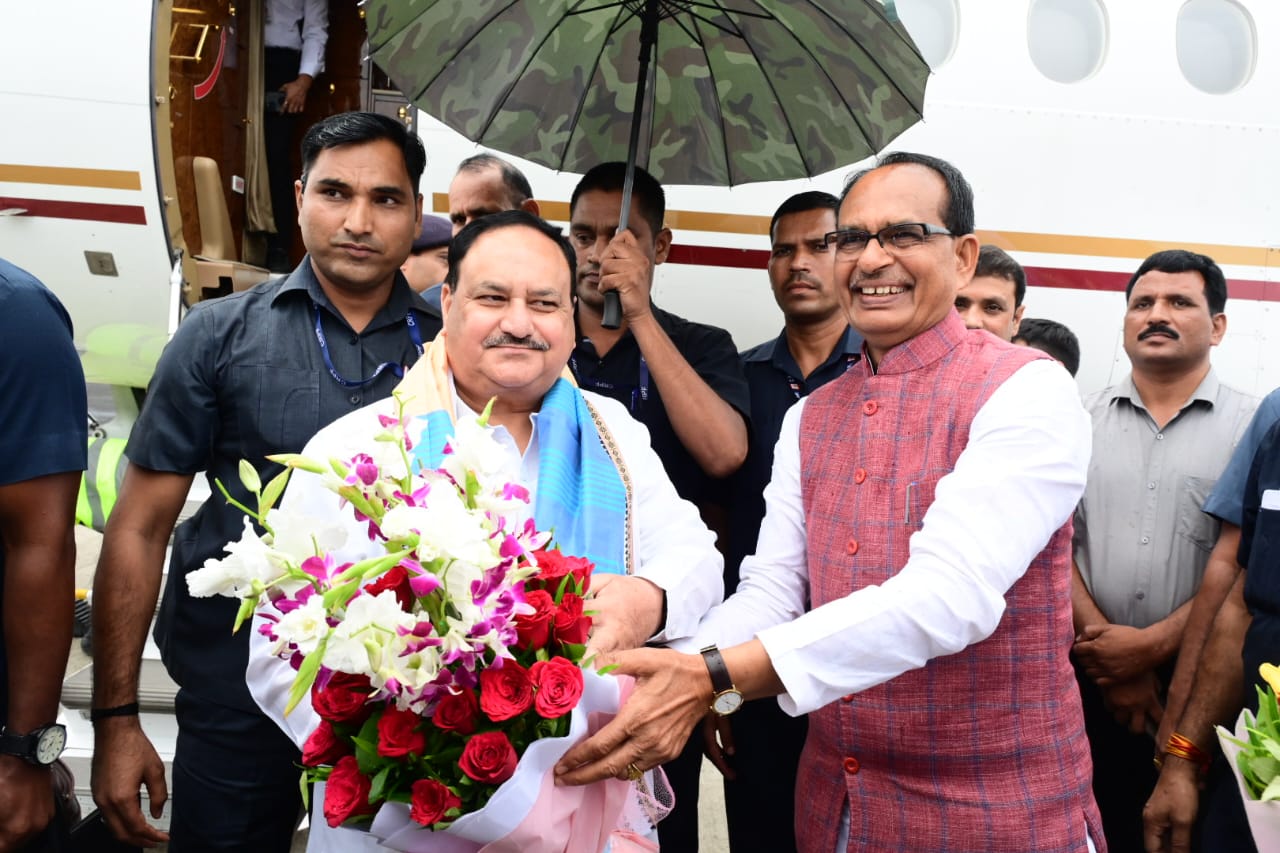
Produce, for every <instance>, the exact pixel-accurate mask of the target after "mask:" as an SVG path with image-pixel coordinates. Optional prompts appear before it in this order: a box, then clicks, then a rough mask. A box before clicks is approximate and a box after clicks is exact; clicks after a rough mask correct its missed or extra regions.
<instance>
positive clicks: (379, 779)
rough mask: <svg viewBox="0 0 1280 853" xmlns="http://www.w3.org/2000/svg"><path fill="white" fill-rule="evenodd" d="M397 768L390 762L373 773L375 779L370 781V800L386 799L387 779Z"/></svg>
mask: <svg viewBox="0 0 1280 853" xmlns="http://www.w3.org/2000/svg"><path fill="white" fill-rule="evenodd" d="M394 769H395V768H394V767H392V765H390V764H388V765H387V766H386V767H383V768H382V769H381V770H379V771H378V772H377V773H375V774H373V779H372V780H370V782H369V802H373V801H374V800H384V799H386V788H387V779H388V778H389V777H390V776H391V771H392V770H394Z"/></svg>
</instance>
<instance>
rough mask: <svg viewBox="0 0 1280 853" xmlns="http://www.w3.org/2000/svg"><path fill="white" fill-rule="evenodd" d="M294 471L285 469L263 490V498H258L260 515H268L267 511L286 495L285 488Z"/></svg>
mask: <svg viewBox="0 0 1280 853" xmlns="http://www.w3.org/2000/svg"><path fill="white" fill-rule="evenodd" d="M292 473H293V471H292V470H291V469H289V468H285V469H284V470H283V471H281V472H280V473H279V474H276V475H275V476H274V477H272V478H271V482H270V483H267V488H266V489H264V490H263V492H262V496H261V497H260V498H258V514H259V515H264V516H265V515H266V514H267V510H269V509H271V508H272V507H274V506H275V505H276V501H278V500H279V499H280V495H282V494H284V487H285V486H286V485H287V484H288V482H289V475H290V474H292Z"/></svg>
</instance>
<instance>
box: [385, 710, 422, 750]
mask: <svg viewBox="0 0 1280 853" xmlns="http://www.w3.org/2000/svg"><path fill="white" fill-rule="evenodd" d="M421 722H422V717H419V716H418V715H417V714H415V713H413V712H412V711H401V710H400V709H399V708H397V707H395V706H394V705H392V706H390V707H388V708H387V710H385V711H383V712H382V716H381V717H380V718H379V719H378V755H381V756H382V757H383V758H403V757H405V756H406V755H421V754H422V752H423V750H425V749H426V748H427V736H426V734H424V733H423V732H420V731H417V727H418V725H419V724H420V723H421Z"/></svg>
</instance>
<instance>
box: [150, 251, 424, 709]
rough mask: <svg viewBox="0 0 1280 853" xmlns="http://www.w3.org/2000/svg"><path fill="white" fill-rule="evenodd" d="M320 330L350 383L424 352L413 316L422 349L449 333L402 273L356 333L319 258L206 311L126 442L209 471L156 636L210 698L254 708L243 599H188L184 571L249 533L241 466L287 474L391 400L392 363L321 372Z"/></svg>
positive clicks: (177, 341) (178, 542) (174, 465)
mask: <svg viewBox="0 0 1280 853" xmlns="http://www.w3.org/2000/svg"><path fill="white" fill-rule="evenodd" d="M317 307H318V308H319V315H320V322H321V329H322V332H323V337H324V340H325V342H326V344H327V348H328V352H329V354H330V358H331V361H332V364H333V368H334V370H335V371H336V372H337V373H338V375H339V376H341V377H343V378H344V379H345V380H347V381H359V380H362V379H365V378H367V377H369V376H371V375H372V374H373V373H374V372H375V371H376V370H377V368H378V366H379V365H381V364H384V363H386V362H392V363H394V364H396V365H408V364H412V363H413V362H415V361H416V360H417V358H418V349H417V346H416V345H415V342H414V340H413V335H412V334H411V332H410V327H409V324H408V322H407V317H408V316H410V314H411V315H412V317H413V319H414V323H415V324H416V325H417V328H418V330H419V337H420V339H421V340H422V341H424V342H425V341H429V340H431V339H432V338H433V337H435V335H436V333H437V332H439V331H440V319H439V315H438V314H435V313H434V312H432V311H431V310H430V309H429V308H428V307H427V305H426V304H425V303H424V302H423V301H422V300H421V298H420V297H419V296H418V295H417V294H415V293H414V292H413V291H412V290H411V289H410V288H409V285H408V282H406V281H405V280H404V276H403V275H401V274H400V273H399V272H397V273H396V283H395V287H394V288H393V289H392V292H391V297H390V299H389V300H388V302H387V304H386V305H385V306H383V308H382V309H381V310H380V311H379V312H378V313H377V314H376V315H375V316H374V318H373V320H372V321H371V322H370V323H369V325H368V326H366V327H365V328H364V330H363V331H361V332H359V333H357V332H355V331H354V330H352V328H351V326H350V325H349V324H348V323H347V322H346V320H344V319H343V318H342V315H341V313H340V312H339V311H338V310H337V309H336V308H334V307H333V304H332V303H331V302H330V301H329V299H328V297H326V296H325V294H324V291H323V289H322V288H321V287H320V282H319V281H317V280H316V277H315V273H314V272H313V271H312V269H311V263H310V260H309V258H304V259H303V261H302V263H301V264H300V265H299V266H298V268H297V269H296V270H294V271H293V272H292V273H290V274H289V275H288V276H286V277H283V278H276V279H271V280H270V281H266V282H263V283H262V284H259V285H258V286H256V287H254V288H252V289H251V290H247V291H244V292H241V293H233V294H231V295H230V296H224V297H221V298H219V299H215V300H212V301H210V302H201V303H199V304H198V305H196V306H195V307H194V308H193V309H192V310H191V313H190V314H189V315H188V316H187V318H186V319H185V320H184V321H183V322H182V323H181V324H180V325H179V326H178V331H177V334H175V335H174V337H173V340H172V341H170V343H169V345H168V346H167V347H166V348H165V351H164V353H163V354H162V355H161V357H160V363H159V364H158V365H157V366H156V373H155V376H154V377H153V378H152V380H151V385H150V387H149V388H148V390H147V399H146V403H145V404H144V405H143V407H142V412H141V414H140V415H139V417H138V422H137V424H136V425H135V426H134V428H133V432H132V434H131V435H130V436H129V444H128V446H127V447H126V448H125V455H126V456H128V457H129V461H131V462H133V463H134V464H136V465H139V466H141V467H143V468H148V469H151V470H153V471H166V472H171V473H178V474H196V473H199V472H201V471H204V472H206V477H207V478H208V481H209V487H210V490H211V493H212V497H211V498H210V499H209V500H207V501H206V502H205V503H204V505H203V506H201V507H200V509H199V510H198V511H197V512H196V514H195V515H194V516H192V517H191V518H190V519H188V520H186V521H184V522H183V523H182V524H180V525H178V529H177V530H176V531H175V533H174V538H173V554H172V557H171V560H170V563H169V578H168V582H167V584H166V586H165V590H164V597H163V600H162V602H161V606H160V615H159V617H158V618H157V619H156V630H155V637H156V643H157V644H158V645H159V646H160V651H161V655H162V657H163V658H164V662H165V666H166V667H167V668H168V670H169V673H170V675H171V676H172V677H173V679H174V681H176V682H177V683H178V684H179V685H180V686H182V687H183V689H185V690H189V691H191V692H192V693H194V694H197V695H199V696H201V697H203V698H205V699H207V700H209V701H212V702H217V703H221V704H225V705H231V706H233V707H239V708H243V709H245V710H249V711H256V710H257V706H256V705H255V704H254V702H253V699H252V698H251V697H250V695H249V691H248V688H247V687H246V686H245V680H244V670H245V664H246V663H247V662H248V641H249V632H248V631H247V630H242V631H240V632H239V633H238V634H236V635H235V636H234V637H233V636H232V634H231V625H232V623H233V621H234V619H235V614H236V609H237V607H236V602H235V601H233V600H232V599H229V598H223V597H216V598H192V597H191V596H190V595H188V593H187V583H186V574H187V572H189V571H191V570H193V569H198V568H200V567H201V566H203V565H204V562H205V561H206V560H208V559H211V558H216V557H220V556H222V554H223V546H224V545H226V543H227V542H231V541H236V540H239V539H240V538H241V534H242V531H243V528H244V518H245V516H244V513H242V512H241V511H240V510H238V509H236V508H235V507H233V506H231V505H230V504H228V503H227V502H226V500H225V499H224V498H223V496H222V494H221V493H220V492H219V491H218V489H217V487H216V486H215V485H214V481H215V480H220V481H221V482H222V483H223V485H225V486H226V487H227V489H228V490H229V491H230V492H231V494H232V495H233V496H235V497H236V499H237V500H239V501H241V502H246V503H247V502H248V500H249V498H248V495H247V493H246V492H245V490H244V488H243V486H241V485H240V477H239V474H238V471H237V469H238V466H239V463H240V460H241V459H248V460H249V461H250V462H252V463H253V464H254V466H255V467H256V468H257V469H258V473H259V476H260V477H261V478H262V482H263V483H266V482H268V481H269V480H270V479H271V478H272V477H274V476H275V475H276V474H278V473H279V472H280V470H281V468H280V466H278V465H275V464H273V463H270V462H267V461H266V458H265V457H266V456H267V455H268V454H273V453H297V452H300V451H301V450H302V448H303V446H304V445H305V444H306V443H307V441H308V440H310V438H311V437H312V436H313V435H315V433H316V432H317V431H318V430H319V429H320V428H321V427H324V426H327V425H328V424H330V423H332V422H333V421H335V420H337V419H338V418H339V417H341V416H342V415H345V414H347V413H348V412H352V411H354V410H356V409H358V408H360V407H361V406H364V405H366V404H368V403H372V402H373V401H375V400H379V399H381V398H383V397H387V396H389V395H390V394H391V391H392V390H393V389H394V388H395V386H396V384H397V383H398V382H399V381H400V380H399V377H398V376H397V375H396V371H393V370H391V369H385V370H383V371H382V373H380V374H379V375H378V377H377V378H376V379H375V380H373V381H372V382H370V383H368V384H367V385H364V386H363V387H360V388H350V387H344V386H343V385H342V384H341V383H340V382H338V380H337V379H336V378H335V377H334V376H333V375H332V374H331V372H330V369H329V367H328V366H327V365H326V364H325V360H324V356H323V352H322V350H321V347H320V343H319V340H318V336H317V334H316V330H315V324H316V310H317Z"/></svg>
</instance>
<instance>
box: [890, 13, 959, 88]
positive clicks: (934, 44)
mask: <svg viewBox="0 0 1280 853" xmlns="http://www.w3.org/2000/svg"><path fill="white" fill-rule="evenodd" d="M884 5H885V9H886V10H888V12H889V16H890V17H894V16H895V15H896V16H897V18H898V20H900V21H901V22H902V25H903V26H904V27H906V28H907V32H908V33H910V34H911V39H912V40H913V41H914V42H915V43H916V47H918V48H920V55H921V56H923V57H924V61H925V62H927V63H929V67H930V68H932V69H934V70H935V71H936V70H937V69H939V68H941V67H942V66H943V65H945V64H946V62H947V60H948V59H950V58H951V54H953V53H955V52H956V42H957V41H959V38H960V10H959V8H957V6H956V0H884Z"/></svg>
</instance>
